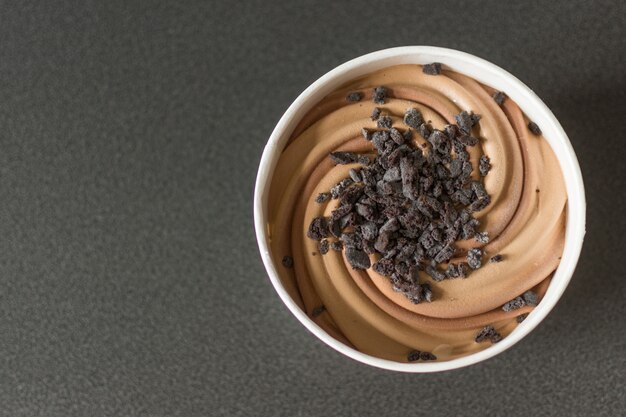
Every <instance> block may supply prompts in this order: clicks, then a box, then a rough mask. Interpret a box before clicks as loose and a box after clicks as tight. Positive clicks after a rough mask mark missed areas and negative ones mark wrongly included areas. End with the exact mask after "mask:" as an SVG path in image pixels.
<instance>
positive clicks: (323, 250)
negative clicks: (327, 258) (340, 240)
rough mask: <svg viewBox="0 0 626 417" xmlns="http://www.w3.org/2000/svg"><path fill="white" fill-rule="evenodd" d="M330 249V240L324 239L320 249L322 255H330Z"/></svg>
mask: <svg viewBox="0 0 626 417" xmlns="http://www.w3.org/2000/svg"><path fill="white" fill-rule="evenodd" d="M329 248H330V243H328V239H322V240H321V241H320V247H319V250H320V253H321V254H322V255H326V254H327V253H328V249H329Z"/></svg>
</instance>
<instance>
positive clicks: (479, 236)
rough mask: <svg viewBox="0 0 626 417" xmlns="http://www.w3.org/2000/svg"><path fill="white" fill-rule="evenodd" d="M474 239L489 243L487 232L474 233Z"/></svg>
mask: <svg viewBox="0 0 626 417" xmlns="http://www.w3.org/2000/svg"><path fill="white" fill-rule="evenodd" d="M474 239H476V241H477V242H479V243H489V233H487V232H478V233H476V234H475V235H474Z"/></svg>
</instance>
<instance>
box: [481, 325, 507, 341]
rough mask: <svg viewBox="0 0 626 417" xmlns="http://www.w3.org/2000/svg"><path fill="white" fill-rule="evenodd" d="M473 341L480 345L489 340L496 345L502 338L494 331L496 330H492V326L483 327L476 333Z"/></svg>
mask: <svg viewBox="0 0 626 417" xmlns="http://www.w3.org/2000/svg"><path fill="white" fill-rule="evenodd" d="M474 340H475V341H476V343H480V342H482V341H485V340H490V341H491V343H498V342H499V341H500V340H502V336H501V335H500V333H498V332H497V331H496V329H494V327H493V326H485V327H483V328H482V329H481V330H480V331H479V332H478V334H477V335H476V338H475V339H474Z"/></svg>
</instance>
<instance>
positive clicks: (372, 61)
mask: <svg viewBox="0 0 626 417" xmlns="http://www.w3.org/2000/svg"><path fill="white" fill-rule="evenodd" d="M431 62H440V63H442V64H443V65H444V66H446V67H447V68H450V69H453V70H455V71H457V72H460V73H463V74H465V75H468V76H470V77H472V78H474V79H476V80H478V81H480V82H481V83H483V84H486V85H489V86H491V87H493V88H496V89H498V90H500V91H504V92H505V93H506V94H507V96H508V97H510V98H511V99H512V100H514V101H515V102H516V103H517V104H518V106H519V107H520V108H521V109H522V110H523V112H524V113H525V114H526V115H527V116H528V117H529V118H531V119H532V120H534V121H535V122H537V124H538V125H539V126H541V129H542V131H543V133H544V137H545V138H546V140H547V141H548V143H549V144H550V146H551V147H552V149H553V150H554V152H555V154H556V156H557V159H558V161H559V164H560V166H561V170H562V173H563V177H564V180H565V186H566V190H567V198H568V203H567V223H566V231H565V247H564V250H563V255H562V258H561V262H560V264H559V266H558V268H557V269H556V272H555V273H554V276H553V278H552V281H551V282H550V285H549V287H548V290H547V292H546V294H545V296H544V297H543V299H542V301H541V302H540V303H539V305H538V306H537V307H535V309H534V310H533V311H532V313H531V314H530V315H529V316H528V317H527V318H526V320H524V321H523V322H522V323H520V324H519V325H518V326H517V327H516V328H515V330H513V332H511V334H509V335H508V336H507V337H505V338H504V339H502V341H501V342H499V343H497V344H494V345H492V346H490V347H488V348H486V349H484V350H481V351H479V352H476V353H472V354H469V355H467V356H463V357H461V358H457V359H452V360H449V361H441V362H418V363H401V362H395V361H391V360H387V359H381V358H378V357H375V356H371V355H368V354H365V353H362V352H360V351H358V350H356V349H353V348H351V347H349V346H347V345H345V344H343V343H342V342H340V341H338V340H337V339H335V338H333V337H332V336H330V335H329V334H328V333H326V332H325V331H324V330H323V329H322V328H321V327H319V326H318V325H317V324H315V322H314V321H313V320H312V319H310V318H309V317H308V316H307V314H306V313H305V312H304V311H302V310H301V309H300V307H298V305H297V304H296V302H295V301H294V300H293V299H292V298H291V297H290V296H289V294H288V293H287V291H286V290H285V288H284V286H283V284H282V282H281V280H280V278H279V276H278V273H277V272H276V266H275V265H274V263H273V261H272V257H271V254H270V251H269V244H268V239H267V218H266V216H267V198H268V196H267V194H268V192H269V186H270V182H271V179H272V174H273V171H274V169H275V167H276V163H277V160H278V157H279V155H280V152H281V151H282V149H283V147H284V145H285V143H286V140H287V138H288V136H289V135H290V134H291V131H292V130H293V128H294V126H295V123H297V122H298V121H299V120H300V118H301V115H300V114H299V113H300V112H305V111H306V110H307V109H308V108H311V107H312V106H313V105H314V104H315V103H317V102H318V101H320V100H321V99H322V98H323V97H324V96H326V95H327V94H328V93H330V92H331V91H332V90H333V89H335V88H337V87H338V86H339V85H341V84H343V83H345V82H346V81H349V80H350V79H352V78H355V77H357V76H359V75H364V74H367V73H370V72H373V71H375V70H377V69H381V68H385V67H389V66H393V65H399V64H403V63H404V64H410V63H413V64H426V63H431ZM585 211H586V202H585V190H584V185H583V179H582V174H581V171H580V166H579V164H578V159H577V158H576V154H575V153H574V149H573V148H572V145H571V143H570V141H569V138H568V137H567V134H566V133H565V131H564V130H563V128H562V127H561V125H560V123H559V122H558V120H557V119H556V117H555V116H554V114H552V112H551V111H550V109H549V108H548V107H547V106H546V105H545V104H544V103H543V101H542V100H541V99H540V98H539V97H538V96H537V95H536V94H535V93H534V92H533V91H532V90H531V89H530V88H529V87H527V86H526V85H525V84H524V83H522V82H521V81H520V80H519V79H517V78H516V77H515V76H513V75H512V74H510V73H509V72H507V71H506V70H504V69H502V68H500V67H499V66H497V65H495V64H492V63H491V62H489V61H486V60H484V59H482V58H478V57H476V56H474V55H471V54H468V53H466V52H461V51H457V50H454V49H448V48H440V47H433V46H402V47H396V48H389V49H383V50H380V51H376V52H372V53H369V54H366V55H362V56H360V57H357V58H354V59H352V60H350V61H348V62H346V63H344V64H341V65H339V66H338V67H336V68H334V69H333V70H331V71H329V72H328V73H326V74H324V75H323V76H322V77H320V78H319V79H318V80H316V81H315V82H313V83H312V84H311V85H310V86H309V87H308V88H307V89H306V90H304V91H303V92H302V93H301V94H300V95H299V96H298V97H297V98H296V99H295V100H294V102H293V103H292V104H291V105H290V106H289V108H288V109H287V111H286V112H285V113H284V114H283V116H282V117H281V119H280V120H279V122H278V124H277V125H276V127H275V128H274V131H273V132H272V134H271V135H270V138H269V140H268V142H267V145H266V146H265V149H264V151H263V156H262V157H261V162H260V164H259V170H258V173H257V178H256V184H255V189H254V225H255V230H256V238H257V242H258V245H259V250H260V253H261V258H262V259H263V263H264V265H265V269H266V270H267V273H268V275H269V278H270V281H271V282H272V285H273V286H274V288H275V289H276V292H277V293H278V295H279V296H280V298H281V300H282V301H283V302H284V303H285V305H286V306H287V308H289V310H290V311H291V313H292V314H293V315H294V316H296V318H297V319H298V320H299V321H300V323H302V324H303V325H304V326H305V327H306V328H307V329H308V330H309V331H310V332H311V333H313V334H314V335H315V336H317V337H318V338H319V339H320V340H322V341H323V342H324V343H326V344H327V345H328V346H330V347H332V348H333V349H335V350H337V351H339V352H341V353H342V354H344V355H346V356H348V357H350V358H352V359H354V360H356V361H359V362H362V363H365V364H368V365H371V366H374V367H378V368H382V369H387V370H392V371H400V372H412V373H429V372H440V371H447V370H452V369H458V368H462V367H465V366H469V365H473V364H476V363H479V362H482V361H484V360H486V359H489V358H491V357H493V356H496V355H498V354H500V353H502V352H504V351H505V350H507V349H509V348H510V347H511V346H513V345H514V344H515V343H517V342H519V341H520V340H521V339H523V338H524V337H525V336H526V335H527V334H528V333H530V332H531V331H532V330H533V329H534V328H535V327H537V325H538V324H539V323H540V322H541V321H542V320H543V319H545V317H546V316H547V315H548V313H549V312H550V311H551V310H552V309H553V308H554V306H555V305H556V303H557V302H558V300H559V299H560V298H561V295H562V294H563V292H564V291H565V288H566V287H567V285H568V284H569V282H570V280H571V277H572V275H573V273H574V270H575V268H576V264H577V262H578V259H579V257H580V252H581V250H582V244H583V240H584V236H585V215H586V213H585Z"/></svg>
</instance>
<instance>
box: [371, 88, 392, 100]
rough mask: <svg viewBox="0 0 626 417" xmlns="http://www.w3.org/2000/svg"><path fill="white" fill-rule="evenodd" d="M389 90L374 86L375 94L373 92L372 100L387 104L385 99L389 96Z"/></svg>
mask: <svg viewBox="0 0 626 417" xmlns="http://www.w3.org/2000/svg"><path fill="white" fill-rule="evenodd" d="M387 94H388V90H387V89H386V88H385V87H383V86H380V87H376V88H374V94H372V100H374V103H376V104H385V99H386V98H387Z"/></svg>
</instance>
